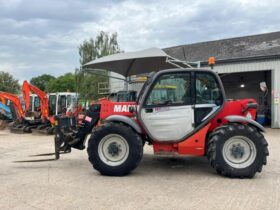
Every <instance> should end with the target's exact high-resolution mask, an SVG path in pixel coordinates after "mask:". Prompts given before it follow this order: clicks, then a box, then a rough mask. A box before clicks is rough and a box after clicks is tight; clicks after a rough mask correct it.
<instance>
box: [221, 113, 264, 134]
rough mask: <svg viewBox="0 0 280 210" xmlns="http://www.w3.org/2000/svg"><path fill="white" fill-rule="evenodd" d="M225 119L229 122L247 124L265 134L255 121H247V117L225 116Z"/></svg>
mask: <svg viewBox="0 0 280 210" xmlns="http://www.w3.org/2000/svg"><path fill="white" fill-rule="evenodd" d="M225 119H226V120H227V121H229V122H239V123H249V124H251V125H253V126H255V127H256V128H258V129H259V130H260V131H262V132H263V133H265V129H264V127H263V126H262V125H261V124H259V123H258V122H256V121H255V120H252V119H249V118H247V117H243V116H238V115H229V116H226V117H225Z"/></svg>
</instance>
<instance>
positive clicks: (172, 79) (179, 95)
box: [145, 73, 191, 106]
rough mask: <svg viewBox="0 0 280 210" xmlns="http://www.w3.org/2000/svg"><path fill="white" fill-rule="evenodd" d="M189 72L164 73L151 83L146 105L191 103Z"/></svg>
mask: <svg viewBox="0 0 280 210" xmlns="http://www.w3.org/2000/svg"><path fill="white" fill-rule="evenodd" d="M190 82H191V79H190V73H172V74H164V75H162V76H160V77H159V79H158V80H157V82H156V83H155V84H154V85H153V87H152V90H151V91H150V93H149V95H148V97H147V100H146V103H145V105H146V106H172V105H190V104H191V84H190Z"/></svg>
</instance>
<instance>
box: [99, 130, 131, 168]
mask: <svg viewBox="0 0 280 210" xmlns="http://www.w3.org/2000/svg"><path fill="white" fill-rule="evenodd" d="M98 154H99V157H100V159H101V160H102V161H103V162H104V163H106V164H107V165H109V166H118V165H121V164H122V163H124V162H125V161H126V159H127V157H128V154H129V146H128V143H127V141H126V140H125V138H123V137H122V136H120V135H118V134H109V135H107V136H105V137H103V138H102V139H101V141H100V143H99V145H98Z"/></svg>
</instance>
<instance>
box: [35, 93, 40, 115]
mask: <svg viewBox="0 0 280 210" xmlns="http://www.w3.org/2000/svg"><path fill="white" fill-rule="evenodd" d="M39 110H40V98H39V97H38V96H35V98H34V111H39Z"/></svg>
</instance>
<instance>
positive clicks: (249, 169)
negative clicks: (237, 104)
mask: <svg viewBox="0 0 280 210" xmlns="http://www.w3.org/2000/svg"><path fill="white" fill-rule="evenodd" d="M267 146H268V144H267V142H266V140H265V138H264V136H263V135H262V133H260V132H259V131H258V130H257V129H255V128H254V127H251V126H249V125H243V124H228V125H226V126H222V127H220V128H217V129H216V130H215V131H213V133H212V134H211V135H210V139H209V141H208V144H207V158H208V159H209V161H210V164H211V166H212V167H213V168H215V169H216V171H217V173H219V174H222V175H224V176H227V177H238V178H252V177H254V175H255V174H256V172H261V170H262V167H263V165H266V157H267V156H268V155H269V153H268V148H267Z"/></svg>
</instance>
